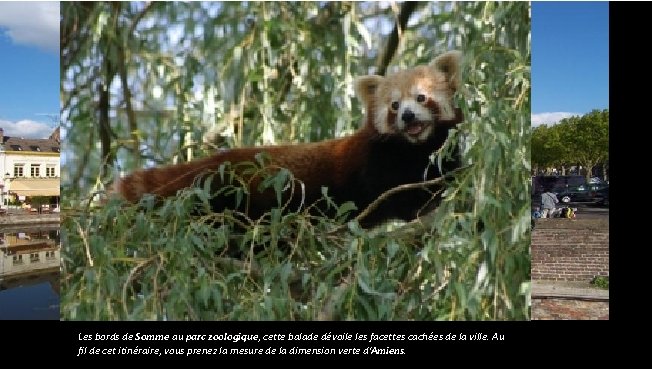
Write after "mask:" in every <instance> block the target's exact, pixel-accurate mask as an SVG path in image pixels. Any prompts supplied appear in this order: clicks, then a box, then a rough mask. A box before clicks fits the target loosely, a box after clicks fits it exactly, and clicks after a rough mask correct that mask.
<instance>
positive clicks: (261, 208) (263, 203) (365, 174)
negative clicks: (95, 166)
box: [115, 51, 462, 227]
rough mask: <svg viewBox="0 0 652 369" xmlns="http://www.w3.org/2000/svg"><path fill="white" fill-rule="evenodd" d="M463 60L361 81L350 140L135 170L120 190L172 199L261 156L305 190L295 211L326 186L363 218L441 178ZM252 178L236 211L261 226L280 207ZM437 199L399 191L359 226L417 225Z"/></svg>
mask: <svg viewBox="0 0 652 369" xmlns="http://www.w3.org/2000/svg"><path fill="white" fill-rule="evenodd" d="M460 58H461V54H460V52H458V51H450V52H446V53H444V54H442V55H440V56H438V57H436V58H435V59H434V60H433V61H432V62H431V63H430V64H429V65H420V66H416V67H414V68H411V69H407V70H403V71H399V72H397V73H395V74H392V75H389V76H387V77H382V76H376V75H368V76H363V77H359V78H358V79H357V80H356V81H355V90H356V94H357V96H358V98H360V99H361V101H362V102H363V103H364V106H365V108H366V114H365V121H364V123H363V124H362V127H361V128H360V129H359V130H358V131H357V132H356V133H354V134H353V135H350V136H348V137H343V138H337V139H331V140H326V141H322V142H314V143H307V144H295V145H285V146H264V147H249V148H237V149H230V150H223V151H221V152H218V153H215V154H213V155H212V156H209V157H206V158H202V159H198V160H194V161H191V162H187V163H183V164H177V165H169V166H164V167H158V168H152V169H145V170H138V171H135V172H134V173H132V174H130V175H128V176H126V177H125V178H122V179H120V180H118V181H117V182H116V185H115V191H116V192H117V193H119V194H120V195H121V196H122V197H123V198H124V199H126V200H128V201H130V202H137V201H138V200H139V199H140V198H141V197H142V196H143V195H144V194H147V193H150V194H154V195H157V196H160V197H170V196H175V195H176V194H177V192H178V191H179V190H182V189H184V188H188V187H190V186H193V184H194V183H195V181H196V179H197V178H198V176H204V175H206V174H207V173H209V172H216V171H217V170H218V168H219V167H220V166H221V165H222V164H223V163H226V162H230V163H231V164H235V163H241V162H254V161H255V156H256V155H257V154H258V153H263V152H264V153H266V154H267V155H268V157H269V159H270V164H271V165H273V166H274V167H275V168H279V167H282V168H287V169H288V170H289V171H290V172H291V173H292V174H293V175H294V177H295V178H296V179H297V180H299V181H301V182H302V183H303V186H297V187H296V190H295V191H294V193H293V194H292V195H290V194H289V191H285V192H286V193H288V194H287V196H288V197H290V196H291V198H286V199H284V203H286V202H287V203H288V204H290V206H291V208H293V209H295V210H298V209H297V208H295V207H294V206H296V207H299V206H301V205H310V204H312V203H314V202H315V201H317V200H319V199H320V198H321V197H322V187H327V188H328V194H329V195H330V196H331V197H332V199H333V200H334V201H335V202H336V203H338V204H342V203H344V202H346V201H352V202H353V203H354V204H355V205H356V207H357V209H358V210H357V211H358V212H359V211H362V210H364V209H365V208H366V207H367V206H368V205H369V204H370V203H371V202H373V201H374V200H376V199H377V198H378V197H379V196H380V195H381V194H382V193H383V192H385V191H387V190H389V189H391V188H394V187H396V186H398V185H401V184H407V183H415V182H420V181H423V180H424V179H433V178H437V177H439V176H441V172H440V169H439V168H436V167H432V168H430V169H429V170H428V171H426V168H428V164H429V156H430V155H431V154H432V153H433V152H434V151H436V150H437V149H439V148H441V147H442V145H443V144H444V143H445V141H446V139H447V137H448V131H449V129H450V128H452V127H454V126H455V125H456V124H457V123H460V122H461V121H462V117H461V112H460V110H459V109H455V108H454V107H453V95H454V93H455V92H456V91H457V89H458V87H459V83H460ZM457 166H459V159H457V158H456V159H455V160H452V161H450V162H448V163H446V167H445V169H446V170H452V169H454V168H456V167H457ZM426 172H427V173H428V174H427V176H425V178H424V173H426ZM219 178H220V177H219V176H217V175H216V176H214V177H213V180H212V181H213V186H220V183H218V182H219V181H218V179H219ZM249 179H251V181H250V183H249V186H250V187H249V194H250V199H249V201H248V207H247V208H244V206H243V207H242V208H240V209H237V210H239V211H241V212H245V213H246V214H247V216H248V217H249V218H251V219H257V218H259V217H260V216H262V215H263V214H264V213H266V212H267V211H269V210H270V209H271V208H273V207H275V206H278V203H277V199H276V195H275V193H274V191H272V190H271V189H269V190H265V191H263V192H259V191H258V190H257V188H258V185H259V184H260V179H259V178H249ZM215 188H217V187H215ZM432 196H433V195H432V193H430V192H429V191H426V190H424V189H417V190H409V191H403V192H398V193H397V194H396V195H394V196H391V197H389V198H388V199H387V201H385V202H383V203H381V204H380V206H378V207H377V208H376V209H375V210H374V211H372V212H371V213H370V214H368V215H367V216H366V217H364V218H363V219H361V221H360V224H361V226H363V227H373V226H376V225H378V224H381V223H382V222H384V221H387V220H390V219H401V220H405V221H409V220H412V219H414V218H415V217H417V215H418V211H419V210H420V209H422V208H423V207H424V205H425V204H426V203H428V201H430V200H432V199H431V198H432ZM234 204H235V201H234V199H233V198H227V197H226V196H216V198H214V199H213V200H212V202H211V205H212V208H213V210H214V211H216V212H220V211H223V210H224V209H226V208H229V207H232V206H234ZM353 215H355V213H354V214H353Z"/></svg>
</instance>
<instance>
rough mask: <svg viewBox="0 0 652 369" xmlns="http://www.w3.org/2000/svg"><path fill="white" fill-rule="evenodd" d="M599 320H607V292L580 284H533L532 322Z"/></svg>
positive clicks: (546, 282) (557, 282)
mask: <svg viewBox="0 0 652 369" xmlns="http://www.w3.org/2000/svg"><path fill="white" fill-rule="evenodd" d="M598 319H599V320H608V319H609V290H604V289H600V288H596V287H592V286H591V285H589V284H587V283H581V282H559V281H533V282H532V320H598Z"/></svg>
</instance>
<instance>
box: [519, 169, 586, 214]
mask: <svg viewBox="0 0 652 369" xmlns="http://www.w3.org/2000/svg"><path fill="white" fill-rule="evenodd" d="M585 184H586V178H585V177H584V176H577V175H573V176H541V175H539V176H534V177H532V205H533V206H537V205H540V204H541V194H542V193H543V192H544V191H545V190H546V189H553V191H552V192H556V190H558V191H561V189H565V188H567V187H573V186H574V187H577V186H581V185H585Z"/></svg>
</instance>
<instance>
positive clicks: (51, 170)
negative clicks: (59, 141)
mask: <svg viewBox="0 0 652 369" xmlns="http://www.w3.org/2000/svg"><path fill="white" fill-rule="evenodd" d="M45 175H46V176H48V177H54V167H47V168H45Z"/></svg>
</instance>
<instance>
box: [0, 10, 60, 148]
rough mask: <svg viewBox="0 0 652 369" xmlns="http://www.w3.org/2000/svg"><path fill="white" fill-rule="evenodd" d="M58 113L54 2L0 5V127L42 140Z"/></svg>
mask: <svg viewBox="0 0 652 369" xmlns="http://www.w3.org/2000/svg"><path fill="white" fill-rule="evenodd" d="M59 113H60V105H59V4H58V3H56V2H0V128H3V129H4V134H5V135H6V136H20V137H26V138H27V137H29V138H45V137H48V136H49V135H50V133H52V131H53V130H54V127H56V124H58V116H59ZM54 119H57V120H54Z"/></svg>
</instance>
